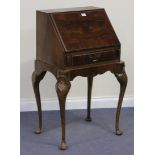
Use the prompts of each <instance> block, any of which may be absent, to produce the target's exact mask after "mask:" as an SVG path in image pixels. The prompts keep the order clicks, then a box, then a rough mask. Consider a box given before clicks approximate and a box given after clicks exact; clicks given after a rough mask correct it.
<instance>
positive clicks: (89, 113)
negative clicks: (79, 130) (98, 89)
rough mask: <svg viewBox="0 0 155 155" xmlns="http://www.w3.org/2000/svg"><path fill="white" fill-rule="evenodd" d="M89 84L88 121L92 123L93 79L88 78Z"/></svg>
mask: <svg viewBox="0 0 155 155" xmlns="http://www.w3.org/2000/svg"><path fill="white" fill-rule="evenodd" d="M87 82H88V94H87V117H86V121H92V119H91V94H92V85H93V77H87Z"/></svg>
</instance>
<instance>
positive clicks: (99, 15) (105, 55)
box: [32, 7, 127, 150]
mask: <svg viewBox="0 0 155 155" xmlns="http://www.w3.org/2000/svg"><path fill="white" fill-rule="evenodd" d="M36 39H37V41H36V48H37V51H36V60H35V71H34V72H33V74H32V82H33V88H34V93H35V97H36V102H37V107H38V116H39V127H38V128H37V129H36V131H35V133H37V134H40V133H41V130H42V112H41V99H40V92H39V83H40V81H41V80H42V79H43V78H44V76H45V74H46V72H47V71H49V72H51V73H52V74H53V75H54V76H55V78H56V79H57V83H56V92H57V95H58V99H59V105H60V116H61V127H62V139H61V144H60V147H59V148H60V149H62V150H65V149H67V144H66V136H65V102H66V97H67V94H68V92H69V89H70V87H71V82H70V81H72V80H73V79H74V78H75V77H76V76H83V77H87V79H88V103H87V117H86V121H91V115H90V112H91V111H90V108H91V90H92V83H93V77H94V76H96V75H98V74H103V73H105V72H106V71H110V72H111V73H113V74H114V75H115V76H116V78H117V80H118V82H119V83H120V94H119V100H118V106H117V111H116V123H115V130H116V135H121V134H122V131H121V130H120V128H119V117H120V111H121V106H122V101H123V96H124V93H125V89H126V85H127V75H126V73H125V69H124V67H125V65H124V62H123V61H121V60H120V52H121V45H120V42H119V40H118V38H117V36H116V34H115V32H114V29H113V27H112V25H111V23H110V21H109V18H108V16H107V14H106V12H105V10H104V9H103V8H96V7H86V8H71V9H58V10H45V11H37V12H36Z"/></svg>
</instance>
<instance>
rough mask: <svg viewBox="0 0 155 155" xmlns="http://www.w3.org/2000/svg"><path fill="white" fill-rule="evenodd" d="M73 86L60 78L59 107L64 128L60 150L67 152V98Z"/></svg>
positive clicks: (58, 83) (58, 86) (58, 84)
mask: <svg viewBox="0 0 155 155" xmlns="http://www.w3.org/2000/svg"><path fill="white" fill-rule="evenodd" d="M70 87H71V84H70V82H69V81H68V80H66V79H65V78H58V81H57V83H56V92H57V95H58V99H59V106H60V117H61V128H62V139H61V144H60V146H59V149H61V150H66V149H67V147H68V146H67V143H66V135H65V134H66V132H65V125H66V123H65V104H66V97H67V94H68V92H69V89H70Z"/></svg>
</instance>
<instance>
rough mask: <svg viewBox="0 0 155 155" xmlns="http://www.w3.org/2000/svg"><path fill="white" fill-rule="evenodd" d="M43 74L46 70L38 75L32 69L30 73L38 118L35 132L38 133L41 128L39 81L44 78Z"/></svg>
mask: <svg viewBox="0 0 155 155" xmlns="http://www.w3.org/2000/svg"><path fill="white" fill-rule="evenodd" d="M45 74H46V71H44V72H42V73H40V74H39V75H37V73H36V72H35V71H34V72H33V74H32V84H33V89H34V93H35V98H36V102H37V108H38V118H39V127H38V128H37V129H36V130H35V133H36V134H40V133H41V130H42V111H41V101H40V92H39V83H40V81H41V80H42V79H43V78H44V76H45Z"/></svg>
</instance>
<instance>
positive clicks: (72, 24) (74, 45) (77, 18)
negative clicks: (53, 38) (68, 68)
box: [43, 7, 120, 52]
mask: <svg viewBox="0 0 155 155" xmlns="http://www.w3.org/2000/svg"><path fill="white" fill-rule="evenodd" d="M43 12H45V13H48V14H49V15H50V17H51V20H52V22H53V24H54V27H55V29H56V31H57V34H58V36H59V38H60V40H61V42H62V45H63V47H64V49H65V51H66V52H72V51H81V50H90V49H99V48H108V47H115V46H120V42H119V40H118V38H117V36H116V34H115V31H114V29H113V27H112V25H111V23H110V20H109V18H108V16H107V14H106V12H105V10H104V9H103V8H96V7H84V8H83V7H82V8H81V7H80V8H70V9H54V10H45V11H43Z"/></svg>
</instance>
